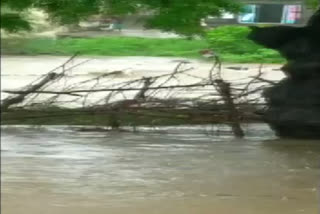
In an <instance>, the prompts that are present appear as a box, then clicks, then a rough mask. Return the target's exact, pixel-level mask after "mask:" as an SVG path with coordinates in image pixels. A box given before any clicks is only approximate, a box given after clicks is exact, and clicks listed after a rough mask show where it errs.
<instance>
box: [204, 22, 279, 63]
mask: <svg viewBox="0 0 320 214" xmlns="http://www.w3.org/2000/svg"><path fill="white" fill-rule="evenodd" d="M249 33H250V28H249V27H246V26H223V27H218V28H216V29H213V30H210V31H208V33H207V39H208V41H209V44H210V46H211V48H212V49H213V50H214V51H215V52H217V53H218V54H219V55H221V56H223V55H226V54H227V55H247V56H248V55H252V56H254V58H256V59H266V58H268V59H269V60H267V61H279V62H280V61H282V60H283V59H282V57H281V56H280V54H279V53H278V52H277V51H274V50H271V49H267V48H264V47H262V46H260V45H258V44H256V43H254V42H253V41H251V40H249V39H247V36H248V34H249Z"/></svg>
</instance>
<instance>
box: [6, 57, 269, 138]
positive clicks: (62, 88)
mask: <svg viewBox="0 0 320 214" xmlns="http://www.w3.org/2000/svg"><path fill="white" fill-rule="evenodd" d="M75 58H76V55H75V56H73V57H71V58H70V59H69V60H68V61H67V62H65V63H64V64H63V65H61V66H59V67H57V68H56V69H54V70H52V71H50V72H48V73H47V74H46V75H44V76H43V77H42V78H40V79H38V80H37V81H35V82H34V83H32V84H30V85H28V86H26V87H24V88H23V89H17V90H3V92H5V93H8V94H10V96H8V97H7V98H5V99H3V100H2V101H1V110H2V124H37V125H97V126H109V127H111V128H113V129H118V128H119V127H121V126H126V125H129V126H130V125H131V126H139V125H152V126H157V125H181V124H227V125H230V127H231V129H232V132H233V133H234V135H235V136H236V137H243V136H244V132H243V130H242V128H241V124H242V123H249V122H257V121H261V117H260V115H259V114H258V113H257V111H258V110H259V109H261V108H263V107H264V102H263V101H261V96H260V93H261V92H262V91H263V90H264V89H265V88H266V87H269V86H270V85H272V84H274V83H273V82H272V81H270V80H267V79H264V78H262V74H263V72H262V68H263V67H262V66H261V67H260V69H259V70H258V71H257V74H256V75H255V76H252V77H250V78H249V79H248V80H247V81H246V82H243V83H237V84H231V83H230V82H227V81H225V80H224V79H223V78H222V77H221V63H220V61H219V60H215V61H214V63H213V65H212V68H211V69H210V70H209V71H208V73H207V77H203V76H200V75H198V74H197V73H198V72H197V69H195V68H192V67H190V66H189V62H188V61H180V62H178V65H177V66H176V67H175V69H174V70H173V71H172V72H171V73H167V74H162V75H155V76H148V77H143V78H134V79H130V80H127V81H120V82H119V78H117V76H118V75H119V74H122V71H113V72H108V73H103V74H101V75H99V76H97V77H94V78H91V79H86V80H84V81H80V82H75V83H71V82H69V81H70V78H71V77H70V75H69V72H70V71H71V70H72V69H73V68H75V67H77V66H81V65H82V64H84V63H86V62H87V61H83V62H80V63H77V64H75V65H74V64H73V63H71V62H72V61H73V60H74V59H75ZM183 78H189V79H190V81H189V82H188V83H182V80H183ZM116 80H117V81H116ZM61 82H63V84H62V83H61Z"/></svg>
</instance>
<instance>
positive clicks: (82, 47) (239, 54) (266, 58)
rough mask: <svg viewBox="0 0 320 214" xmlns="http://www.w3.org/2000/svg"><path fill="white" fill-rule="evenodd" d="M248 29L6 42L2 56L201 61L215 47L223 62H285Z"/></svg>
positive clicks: (226, 28) (218, 29) (227, 28)
mask: <svg viewBox="0 0 320 214" xmlns="http://www.w3.org/2000/svg"><path fill="white" fill-rule="evenodd" d="M248 33H249V29H248V28H247V27H221V28H217V29H215V30H213V31H209V32H208V39H207V40H205V39H204V40H186V39H152V38H133V37H103V38H63V39H49V38H33V39H10V38H9V39H2V40H1V44H2V47H1V53H2V54H11V55H73V54H74V53H76V52H79V54H80V55H84V56H154V57H186V58H200V57H201V56H200V54H199V51H200V50H203V49H207V48H212V49H213V50H215V51H216V52H217V53H218V54H219V56H220V57H221V59H222V61H223V62H230V63H283V62H284V59H283V58H282V57H281V56H280V55H279V54H278V53H277V52H276V51H273V50H270V49H266V48H263V47H261V46H259V45H256V44H254V43H253V42H252V41H249V40H248V39H246V36H247V34H248Z"/></svg>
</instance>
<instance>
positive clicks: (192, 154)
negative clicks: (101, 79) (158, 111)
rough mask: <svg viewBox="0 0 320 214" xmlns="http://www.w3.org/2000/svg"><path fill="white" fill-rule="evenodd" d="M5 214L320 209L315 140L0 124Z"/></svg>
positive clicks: (232, 213) (258, 132)
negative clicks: (93, 130) (242, 137)
mask: <svg viewBox="0 0 320 214" xmlns="http://www.w3.org/2000/svg"><path fill="white" fill-rule="evenodd" d="M1 140H2V150H1V155H2V157H1V158H2V169H1V173H2V179H1V182H2V212H3V213H5V214H20V213H21V214H22V213H23V214H44V213H47V214H56V213H59V214H88V213H92V214H100V213H101V214H102V213H103V214H106V213H108V214H109V213H110V214H127V213H130V214H131V213H132V214H152V213H154V214H171V213H172V214H198V213H199V214H293V213H307V214H313V213H317V211H318V209H319V199H318V186H319V163H320V143H319V142H316V141H289V140H276V139H274V137H272V133H271V132H270V131H269V130H267V129H265V128H264V127H262V128H256V129H251V132H250V133H249V137H247V139H245V140H236V139H233V138H232V137H231V136H226V135H220V136H213V135H210V134H208V130H207V131H205V130H204V129H203V128H199V127H189V128H188V127H184V128H183V127H180V128H175V129H171V128H164V129H159V130H158V131H156V132H154V130H153V132H140V133H129V132H128V133H97V132H86V133H81V132H77V131H74V130H72V129H68V128H65V127H41V128H39V127H38V128H37V127H3V128H2V137H1Z"/></svg>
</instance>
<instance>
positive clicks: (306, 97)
mask: <svg viewBox="0 0 320 214" xmlns="http://www.w3.org/2000/svg"><path fill="white" fill-rule="evenodd" d="M249 39H251V40H253V41H255V42H256V43H258V44H261V45H263V46H265V47H267V48H271V49H275V50H278V51H279V52H280V53H281V54H282V56H284V57H285V58H286V59H287V60H288V63H287V64H286V65H284V66H283V67H282V71H283V72H284V73H285V74H286V76H287V78H285V79H284V80H282V81H280V83H278V84H277V85H275V86H272V87H270V88H268V89H267V90H265V92H264V97H265V98H266V101H267V104H268V109H267V110H266V112H265V114H264V119H265V121H266V122H267V123H269V125H270V127H271V128H272V129H273V130H274V131H275V132H276V134H277V135H278V136H280V137H286V138H308V139H320V8H319V9H318V11H317V12H316V13H315V14H314V15H313V17H312V18H311V19H310V20H309V22H308V24H307V25H306V26H305V27H289V26H276V27H265V28H259V27H252V32H251V33H250V35H249Z"/></svg>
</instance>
